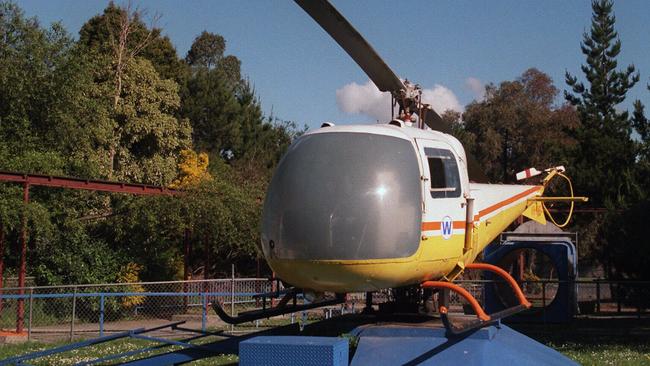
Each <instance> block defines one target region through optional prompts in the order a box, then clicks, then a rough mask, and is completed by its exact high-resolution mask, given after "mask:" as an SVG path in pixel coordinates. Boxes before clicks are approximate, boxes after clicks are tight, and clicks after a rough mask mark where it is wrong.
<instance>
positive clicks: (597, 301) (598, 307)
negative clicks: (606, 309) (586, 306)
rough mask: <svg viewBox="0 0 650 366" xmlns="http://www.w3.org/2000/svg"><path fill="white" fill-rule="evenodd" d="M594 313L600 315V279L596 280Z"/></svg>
mask: <svg viewBox="0 0 650 366" xmlns="http://www.w3.org/2000/svg"><path fill="white" fill-rule="evenodd" d="M596 312H597V313H600V278H596Z"/></svg>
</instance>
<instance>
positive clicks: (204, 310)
mask: <svg viewBox="0 0 650 366" xmlns="http://www.w3.org/2000/svg"><path fill="white" fill-rule="evenodd" d="M207 323H208V297H207V296H206V295H205V293H204V292H202V293H201V331H203V332H205V331H206V328H207Z"/></svg>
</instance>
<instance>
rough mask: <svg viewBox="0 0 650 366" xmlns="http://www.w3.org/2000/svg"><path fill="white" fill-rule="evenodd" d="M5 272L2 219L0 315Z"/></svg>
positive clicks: (0, 233) (0, 231) (0, 238)
mask: <svg viewBox="0 0 650 366" xmlns="http://www.w3.org/2000/svg"><path fill="white" fill-rule="evenodd" d="M4 273H5V231H4V229H3V228H2V222H1V221H0V315H2V289H3V288H4V285H3V280H4Z"/></svg>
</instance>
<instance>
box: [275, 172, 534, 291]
mask: <svg viewBox="0 0 650 366" xmlns="http://www.w3.org/2000/svg"><path fill="white" fill-rule="evenodd" d="M495 186H496V185H495ZM509 187H513V188H515V187H524V188H526V189H525V190H523V191H522V192H520V193H518V194H515V195H513V196H511V197H510V198H509V199H506V200H502V201H499V202H494V203H493V204H491V205H490V206H488V207H487V208H485V209H483V210H480V211H477V214H476V215H475V216H474V220H475V222H474V229H473V233H472V242H471V243H472V245H471V250H469V251H466V252H463V247H464V246H465V233H464V232H463V233H459V234H456V233H454V234H453V235H452V236H451V238H449V239H447V240H445V239H443V237H442V236H441V235H427V234H426V232H427V230H426V229H428V228H431V227H439V226H440V223H439V222H423V224H422V230H423V231H422V233H423V235H422V239H421V240H420V245H419V248H418V250H417V251H416V252H415V254H413V255H411V256H409V257H405V258H391V259H370V260H287V259H267V260H268V263H269V265H270V266H271V268H272V269H273V270H274V271H275V273H276V275H278V277H280V278H282V279H283V280H285V281H286V282H288V283H290V284H292V285H294V286H297V287H301V288H305V289H312V290H315V291H332V292H354V291H375V290H380V289H385V288H394V287H401V286H408V285H413V284H419V283H421V282H424V281H427V280H438V279H443V278H446V279H449V280H451V279H453V278H454V277H456V276H457V275H458V274H460V273H461V272H462V270H463V268H464V265H465V264H468V263H471V262H473V261H474V259H476V257H477V256H478V254H479V253H480V252H481V251H482V250H483V249H484V248H485V247H486V246H487V245H488V244H490V243H491V242H492V241H493V240H494V239H495V238H496V237H497V236H498V235H499V234H500V233H501V232H502V231H503V230H505V229H506V228H507V227H508V226H509V225H510V224H511V223H513V222H514V221H515V220H516V219H517V218H518V217H519V216H521V214H522V213H523V212H524V210H526V208H527V207H528V206H529V205H530V202H529V201H528V198H530V197H532V196H537V195H540V194H541V193H542V191H543V188H542V187H541V186H536V187H532V188H531V187H529V186H509ZM476 199H477V201H478V200H480V197H478V198H476ZM454 228H456V229H458V228H462V229H464V228H465V222H464V221H455V222H454Z"/></svg>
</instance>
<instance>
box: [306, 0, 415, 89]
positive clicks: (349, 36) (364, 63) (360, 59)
mask: <svg viewBox="0 0 650 366" xmlns="http://www.w3.org/2000/svg"><path fill="white" fill-rule="evenodd" d="M295 2H296V4H298V5H299V6H300V7H301V8H302V9H303V10H304V11H305V12H307V14H309V15H310V16H311V17H312V18H313V19H314V20H315V21H316V23H318V24H319V25H320V26H321V27H322V28H323V29H324V30H325V31H326V32H327V33H328V34H329V35H330V36H331V37H332V38H334V40H335V41H336V43H338V44H339V45H340V46H341V47H342V48H343V49H344V50H345V52H347V53H348V55H350V57H352V59H353V60H354V61H355V62H356V63H357V64H358V65H359V66H360V67H361V69H362V70H363V71H364V72H365V73H366V74H367V75H368V77H370V80H372V81H373V82H374V83H375V85H377V88H379V90H381V91H389V92H391V93H394V94H396V93H397V92H399V91H400V90H402V89H404V84H402V81H401V80H400V79H399V78H398V77H397V75H395V73H394V72H393V70H391V69H390V67H388V65H386V63H385V62H384V60H382V59H381V57H379V54H378V53H377V52H376V51H375V50H374V49H373V48H372V46H371V45H370V44H369V43H368V42H367V41H366V40H365V39H364V38H363V37H362V36H361V34H360V33H359V32H358V31H357V30H356V29H354V27H353V26H352V24H350V22H348V21H347V19H345V18H344V17H343V15H341V13H339V11H338V10H336V8H335V7H334V6H333V5H332V4H330V3H329V2H328V1H327V0H295Z"/></svg>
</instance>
